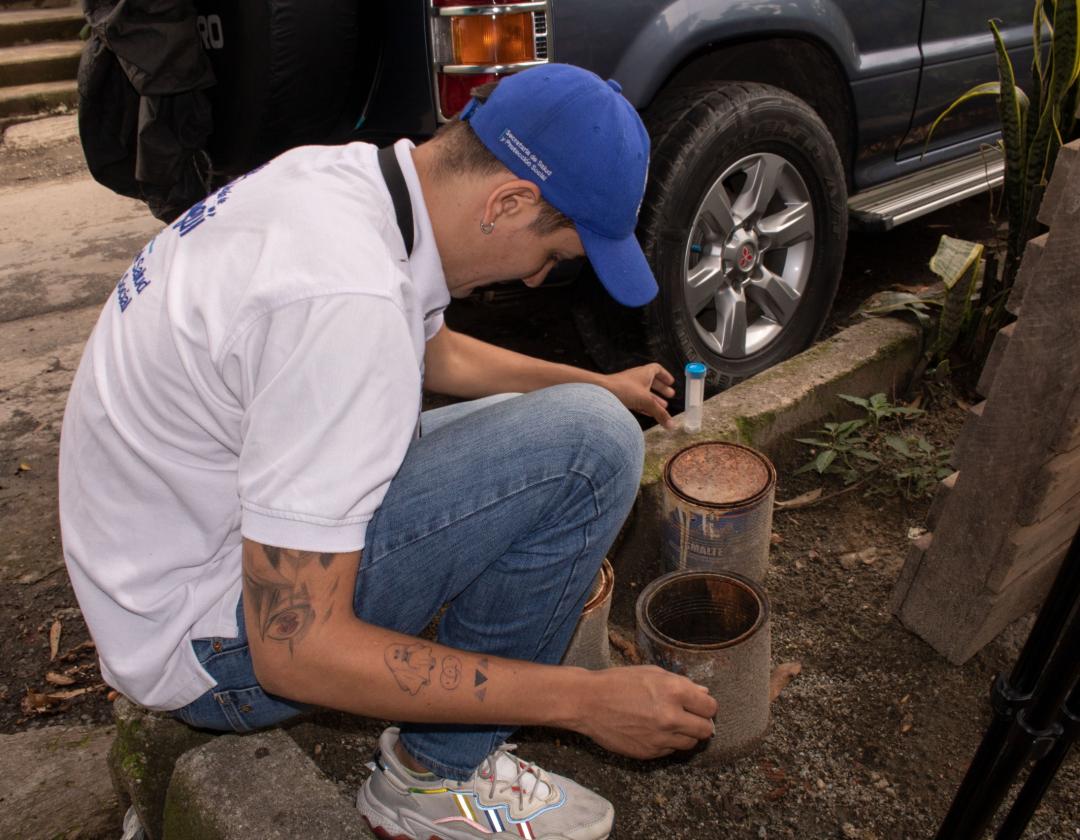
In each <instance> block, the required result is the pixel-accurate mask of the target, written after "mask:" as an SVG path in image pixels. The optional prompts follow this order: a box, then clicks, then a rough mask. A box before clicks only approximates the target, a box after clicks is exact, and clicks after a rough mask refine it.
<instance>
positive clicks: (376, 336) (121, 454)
mask: <svg viewBox="0 0 1080 840" xmlns="http://www.w3.org/2000/svg"><path fill="white" fill-rule="evenodd" d="M411 149H412V144H410V143H408V142H407V141H400V142H399V143H398V144H397V146H396V147H395V151H396V152H397V156H398V160H399V162H400V163H401V167H402V171H403V173H404V175H405V180H406V183H407V185H408V187H409V194H410V198H411V200H412V206H413V216H414V228H415V231H414V235H415V245H414V249H413V256H412V259H411V261H410V260H408V259H407V258H406V254H405V250H404V244H403V242H402V238H401V234H400V232H399V231H398V228H397V224H396V221H395V215H394V209H393V204H392V202H391V199H390V194H389V192H388V190H387V188H386V185H385V183H384V182H383V179H382V175H381V173H380V171H379V166H378V161H377V158H376V150H375V147H374V146H370V145H367V144H363V143H353V144H350V145H348V146H330V147H319V146H309V147H305V148H300V149H294V150H293V151H290V152H287V153H286V154H283V155H282V156H280V157H279V158H277V159H275V160H274V161H272V162H270V163H269V164H267V165H266V166H264V167H262V168H261V169H258V170H256V171H254V172H252V173H250V174H249V175H247V176H245V177H243V178H240V179H239V180H237V181H234V182H233V183H231V184H229V185H228V186H226V187H223V188H222V189H220V190H218V192H216V193H214V194H213V195H212V196H209V197H208V198H207V199H206V200H205V201H203V202H200V203H199V204H197V205H196V206H195V207H193V208H192V209H191V210H190V211H188V213H187V214H185V215H184V216H183V217H182V218H181V219H179V220H178V221H177V222H175V223H174V224H172V225H170V226H169V227H167V228H165V229H164V230H162V231H161V233H159V234H158V235H157V236H156V237H155V238H154V239H153V241H151V242H150V243H149V244H148V245H147V246H146V247H145V248H144V249H143V250H142V252H141V253H140V254H139V255H138V256H137V257H136V258H135V260H134V262H133V263H132V266H131V268H130V269H128V271H127V272H126V273H125V274H124V276H123V277H121V278H120V281H119V282H118V283H117V286H116V289H114V291H113V292H112V294H111V295H110V297H109V300H108V303H107V304H106V305H105V308H104V311H103V312H102V314H101V317H100V318H99V320H98V323H97V326H96V327H95V328H94V331H93V334H92V335H91V337H90V340H89V342H88V343H87V346H86V350H85V352H84V354H83V359H82V362H81V363H80V365H79V370H78V372H77V374H76V376H75V380H74V382H73V384H72V388H71V394H70V396H69V398H68V404H67V411H66V413H65V415H64V424H63V434H62V436H61V441H60V521H61V529H62V534H63V543H64V556H65V559H66V561H67V566H68V571H69V573H70V576H71V581H72V585H73V586H74V588H75V593H76V595H77V596H78V599H79V604H80V606H81V607H82V610H83V614H84V616H85V618H86V622H87V624H88V625H89V627H90V632H91V634H92V635H93V637H94V641H95V642H96V644H97V649H98V654H99V656H100V658H101V672H102V675H103V676H104V678H105V680H106V681H107V682H108V683H109V684H110V685H112V686H114V687H116V688H117V689H119V690H120V691H122V692H123V693H124V694H126V695H128V696H129V697H131V698H133V699H134V700H136V701H138V702H139V703H142V704H143V705H144V706H148V707H150V708H153V709H164V710H167V709H176V708H179V707H181V706H184V705H186V704H188V703H190V702H191V701H192V700H194V699H196V698H197V697H199V696H200V695H201V694H203V693H204V692H205V691H207V690H208V689H210V688H212V687H213V686H214V680H213V678H212V677H211V676H210V675H209V674H207V673H206V671H205V670H203V668H201V667H200V666H199V664H198V662H197V661H196V659H195V655H194V652H193V650H192V647H191V644H190V641H191V639H194V638H203V637H208V636H221V637H234V636H236V634H237V626H236V616H235V613H236V605H237V600H238V598H239V596H240V567H241V560H240V555H241V537H247V538H250V539H252V540H257V541H259V542H262V543H265V544H267V545H274V546H281V547H285V548H296V549H303V550H310V551H327V552H345V551H355V550H357V549H360V548H363V546H364V533H365V529H366V527H367V523H368V522H369V521H370V520H371V517H372V516H373V515H374V513H375V511H376V509H377V508H378V507H379V505H380V503H381V502H382V499H383V496H384V495H385V493H386V488H387V486H388V485H389V483H390V480H391V479H392V478H393V477H394V475H395V474H396V472H397V470H398V468H399V467H400V465H401V461H402V459H403V458H404V456H405V452H406V450H407V449H408V446H409V443H410V442H411V440H412V439H413V437H414V435H415V430H416V423H417V419H418V417H419V412H420V400H421V383H422V378H423V358H424V346H425V343H426V341H427V340H428V339H430V338H431V337H433V336H434V335H435V333H436V332H438V331H439V329H440V328H441V327H442V323H443V322H442V311H443V309H445V308H446V306H447V305H448V304H449V302H450V296H449V293H448V292H447V288H446V281H445V277H444V276H443V272H442V267H441V263H440V260H439V255H438V252H437V250H436V247H435V239H434V235H433V233H432V229H431V221H430V219H429V217H428V214H427V211H426V209H425V207H424V202H423V195H422V193H421V190H420V184H419V180H418V178H417V175H416V169H415V167H414V166H413V163H412V155H411Z"/></svg>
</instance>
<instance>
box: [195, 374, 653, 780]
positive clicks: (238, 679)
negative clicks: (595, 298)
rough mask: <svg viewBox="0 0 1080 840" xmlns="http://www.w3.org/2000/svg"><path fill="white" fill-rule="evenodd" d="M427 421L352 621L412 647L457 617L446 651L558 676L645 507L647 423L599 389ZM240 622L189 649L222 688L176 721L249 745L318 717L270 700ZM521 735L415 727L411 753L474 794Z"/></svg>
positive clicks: (580, 388) (384, 514)
mask: <svg viewBox="0 0 1080 840" xmlns="http://www.w3.org/2000/svg"><path fill="white" fill-rule="evenodd" d="M421 420H422V429H423V437H421V438H420V439H418V440H416V441H415V442H414V443H413V444H412V446H411V447H410V448H409V451H408V453H407V454H406V456H405V460H404V462H403V463H402V465H401V469H400V470H399V471H398V474H397V475H396V476H395V477H394V480H393V481H392V482H391V483H390V487H389V490H388V491H387V494H386V498H385V499H384V500H383V503H382V506H381V507H380V508H379V510H378V511H377V512H376V514H375V517H374V518H373V519H372V521H371V523H370V524H369V526H368V530H367V542H366V546H365V548H364V552H363V556H362V558H361V562H360V570H359V573H358V575H357V580H356V590H355V595H354V600H353V604H354V608H355V611H356V615H357V616H359V617H360V618H361V619H363V620H364V621H367V622H370V623H372V624H376V625H379V626H382V627H386V628H389V629H392V630H397V631H399V632H402V633H407V634H409V635H415V634H417V633H419V632H420V631H421V630H423V629H424V628H425V627H426V626H427V625H428V624H429V623H430V621H431V619H432V618H433V617H434V616H435V614H436V613H437V612H438V611H439V609H440V608H441V607H442V606H443V605H444V604H448V605H449V606H448V608H447V610H446V613H445V614H444V615H443V616H442V618H441V620H440V622H439V631H438V633H439V641H440V642H441V643H443V644H445V645H449V646H450V647H454V648H459V649H462V650H468V651H476V652H483V653H487V654H491V655H494V656H504V657H509V658H513V659H524V660H528V661H532V662H542V663H557V662H559V661H560V660H561V659H562V656H563V653H564V652H565V650H566V647H567V645H568V644H569V641H570V637H571V635H572V634H573V631H574V627H575V625H576V623H577V619H578V616H579V615H580V614H581V609H582V607H583V606H584V602H585V599H586V596H587V595H588V592H589V588H590V585H591V584H592V581H593V578H594V577H595V576H596V573H597V571H598V570H599V568H600V564H601V562H602V561H603V558H604V555H605V553H606V552H607V550H608V548H609V547H610V546H611V543H612V542H613V541H614V539H615V535H616V534H617V533H618V530H619V528H620V526H621V525H622V523H623V521H624V520H625V519H626V516H627V515H628V514H629V512H630V508H631V506H632V505H633V502H634V498H635V496H636V494H637V489H638V484H639V481H640V478H641V466H642V459H643V455H644V443H643V439H642V435H641V431H640V429H639V428H638V425H637V422H636V421H635V420H634V419H633V417H632V416H631V415H630V413H629V412H628V411H627V410H626V409H625V408H624V407H623V406H622V405H621V404H620V403H619V402H618V401H617V400H616V399H615V398H614V397H613V396H612V395H611V394H610V393H608V392H607V391H605V390H603V389H601V388H598V387H595V386H591V385H559V386H556V387H553V388H546V389H543V390H541V391H535V392H533V393H530V394H525V395H521V396H513V397H512V398H511V397H510V395H500V396H497V397H488V398H487V399H483V400H475V401H473V402H468V403H459V404H457V405H452V406H447V407H445V408H439V409H435V410H433V411H427V412H424V414H423V417H422V419H421ZM238 615H239V617H240V622H241V623H240V635H239V637H238V638H236V639H197V640H195V641H193V642H192V644H193V645H194V646H195V651H196V654H197V655H198V657H199V661H200V662H201V663H202V664H203V666H204V667H205V668H206V670H207V671H208V672H209V673H210V674H211V676H213V677H214V679H215V680H216V681H217V683H218V684H217V685H216V686H215V687H214V688H213V689H211V690H210V691H208V692H207V693H206V694H205V695H203V696H202V697H200V698H199V699H198V700H196V701H195V702H193V703H191V704H190V705H188V706H185V707H184V708H182V709H179V710H177V711H176V712H174V714H175V715H176V717H178V718H180V719H181V720H183V721H185V722H186V723H189V724H191V725H193V726H199V727H203V728H209V729H219V730H225V731H246V730H248V729H255V728H259V727H263V726H270V725H272V724H275V723H279V722H281V721H283V720H286V719H287V718H289V717H292V716H293V715H296V714H298V713H299V712H302V711H305V710H306V709H305V707H303V706H300V705H298V704H295V703H291V702H289V701H287V700H285V699H283V698H280V697H273V696H270V695H268V694H266V693H265V692H264V691H263V690H262V688H261V687H259V685H258V682H257V681H256V679H255V675H254V670H253V668H252V665H251V656H250V653H249V651H248V647H247V636H246V633H245V629H244V624H243V609H242V608H238ZM537 688H538V689H540V688H541V687H539V686H538V687H537ZM358 690H363V689H362V687H358ZM511 732H513V727H507V726H494V725H493V726H475V725H468V726H466V725H456V724H454V725H448V724H439V725H432V724H405V725H404V726H403V727H402V734H401V743H402V746H403V747H404V748H405V750H406V751H407V752H408V753H409V754H410V755H412V756H413V757H414V758H416V759H417V760H419V761H421V762H423V763H424V764H425V765H427V766H428V767H430V768H431V769H432V770H433V771H435V772H436V773H437V774H438V775H440V776H444V777H447V778H452V779H466V778H468V777H469V776H470V775H471V774H472V772H473V771H474V770H475V769H476V767H477V766H478V765H479V764H480V762H482V761H483V760H484V758H485V757H486V756H487V755H488V754H489V753H490V752H491V751H492V750H493V749H495V747H497V746H498V745H499V744H501V743H502V742H503V741H505V740H506V739H507V737H509V735H510V733H511Z"/></svg>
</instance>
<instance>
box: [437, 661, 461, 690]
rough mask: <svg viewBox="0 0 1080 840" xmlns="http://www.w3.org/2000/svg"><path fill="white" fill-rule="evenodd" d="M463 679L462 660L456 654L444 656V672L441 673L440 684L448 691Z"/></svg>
mask: <svg viewBox="0 0 1080 840" xmlns="http://www.w3.org/2000/svg"><path fill="white" fill-rule="evenodd" d="M460 681H461V660H460V659H458V658H457V657H456V656H444V657H443V661H442V673H441V674H439V685H441V686H442V687H443V688H445V689H446V690H447V691H453V690H454V689H455V688H457V687H458V683H459V682H460Z"/></svg>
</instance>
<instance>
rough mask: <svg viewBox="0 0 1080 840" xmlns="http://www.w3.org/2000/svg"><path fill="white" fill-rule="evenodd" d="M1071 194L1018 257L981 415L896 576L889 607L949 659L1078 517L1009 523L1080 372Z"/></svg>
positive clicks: (1027, 595)
mask: <svg viewBox="0 0 1080 840" xmlns="http://www.w3.org/2000/svg"><path fill="white" fill-rule="evenodd" d="M1062 173H1063V174H1062V175H1061V176H1059V175H1058V174H1057V173H1055V176H1054V177H1055V178H1058V177H1065V175H1068V168H1067V167H1066V168H1063V169H1062ZM1078 177H1080V176H1078ZM1071 179H1072V176H1071V175H1069V180H1071ZM1078 196H1080V189H1077V190H1076V191H1074V192H1070V191H1068V190H1067V191H1066V192H1065V194H1064V197H1063V198H1062V199H1061V201H1060V206H1059V207H1058V208H1057V210H1056V211H1055V216H1054V224H1053V225H1052V226H1051V228H1050V232H1049V234H1048V235H1047V236H1046V237H1045V238H1044V239H1043V242H1042V243H1036V244H1035V245H1034V248H1031V247H1030V246H1029V250H1030V255H1029V256H1030V259H1029V256H1025V262H1033V261H1034V260H1035V259H1037V264H1035V265H1034V267H1031V266H1029V267H1028V268H1027V272H1028V277H1029V279H1030V282H1029V283H1028V284H1027V285H1026V286H1025V287H1024V288H1023V308H1022V312H1021V315H1020V318H1019V320H1018V321H1017V323H1016V325H1015V327H1014V330H1013V333H1012V335H1011V336H1010V337H1009V346H1008V348H1007V351H1006V352H1005V353H1004V355H1003V356H1002V359H1001V361H1000V362H999V364H998V367H997V371H996V373H995V375H994V377H993V382H992V384H991V386H990V393H988V394H987V395H986V397H987V401H986V403H985V405H984V406H983V408H982V416H981V417H979V419H978V420H977V421H976V422H972V420H971V419H970V418H969V420H968V422H967V423H966V424H965V428H964V430H963V434H962V438H963V439H962V441H960V442H959V444H958V452H957V457H954V459H953V464H954V466H956V467H957V468H958V469H959V470H960V477H959V478H958V480H957V482H956V485H955V487H954V488H953V490H952V491H951V492H950V494H949V498H948V500H947V502H946V503H945V504H944V507H943V509H942V511H941V513H940V516H939V521H938V523H937V525H936V527H935V528H934V538H933V544H932V545H931V547H930V549H929V550H928V551H927V552H926V553H925V555H924V556H923V559H922V562H920V563H919V566H918V569H917V570H915V573H914V574H913V575H912V576H911V577H910V579H909V578H908V577H907V576H906V575H905V576H904V577H902V583H903V585H904V591H903V593H902V595H901V594H900V593H899V592H898V598H897V600H898V601H899V607H898V609H897V610H896V612H897V615H898V616H899V617H900V619H901V621H903V623H904V624H905V625H906V626H907V627H909V628H911V629H912V630H913V631H914V632H916V633H918V634H919V635H920V636H922V637H923V638H924V639H925V640H926V641H927V642H929V643H930V644H932V645H933V646H934V647H935V648H937V649H938V650H939V651H941V652H942V653H944V654H945V655H947V656H949V658H950V659H952V660H953V661H962V660H963V659H964V658H966V657H968V656H970V655H971V653H973V652H974V650H975V649H977V647H975V646H977V645H978V644H981V643H982V642H983V641H985V640H986V639H987V638H988V636H987V633H988V632H990V629H992V628H991V625H992V624H994V623H996V622H998V621H999V620H1002V621H1004V620H1005V618H1003V617H1002V616H1003V614H1002V613H1001V611H1000V609H999V608H998V607H997V606H995V603H994V598H995V597H996V595H1003V594H1004V593H1006V592H1007V593H1008V595H1009V603H1010V604H1011V605H1012V606H1010V608H1009V609H1010V610H1011V609H1012V608H1013V607H1016V608H1017V609H1019V608H1020V607H1022V606H1023V605H1025V604H1031V603H1032V602H1033V599H1034V598H1035V597H1036V595H1037V594H1038V593H1036V592H1035V591H1034V587H1035V585H1036V584H1039V585H1041V583H1042V581H1043V578H1041V577H1039V576H1038V575H1037V574H1035V572H1040V571H1042V570H1045V569H1048V568H1051V565H1050V564H1051V560H1050V559H1042V558H1052V556H1053V552H1055V551H1058V550H1061V549H1060V547H1061V546H1063V544H1064V542H1065V540H1066V539H1068V538H1069V537H1070V536H1071V534H1072V530H1073V529H1074V528H1075V523H1067V522H1066V520H1065V518H1064V517H1065V513H1062V512H1056V513H1055V514H1054V515H1053V516H1052V517H1051V518H1050V519H1048V520H1047V521H1048V522H1051V525H1050V526H1049V527H1038V528H1037V530H1033V531H1026V530H1023V529H1020V530H1018V529H1017V523H1016V516H1017V514H1018V512H1019V510H1020V507H1021V504H1022V503H1023V500H1024V497H1025V495H1026V494H1027V492H1028V489H1029V487H1030V485H1031V483H1032V482H1033V481H1034V480H1035V478H1036V476H1037V475H1038V473H1039V471H1040V470H1041V469H1042V467H1043V465H1044V464H1045V463H1046V462H1047V460H1048V455H1049V453H1050V451H1051V449H1052V446H1053V444H1054V443H1055V441H1057V440H1058V439H1059V438H1060V435H1061V427H1062V424H1063V421H1064V418H1065V417H1066V415H1067V413H1068V411H1069V406H1070V404H1071V403H1072V400H1073V396H1074V393H1075V390H1076V385H1075V383H1078V382H1080V341H1077V336H1078V335H1080V295H1077V294H1076V278H1077V276H1080V236H1076V234H1075V231H1076V230H1078V229H1080V199H1078ZM1036 268H1037V273H1036V271H1035V269H1036ZM1061 510H1062V511H1067V510H1068V508H1067V506H1066V507H1063V508H1062V509H1061ZM1029 527H1035V526H1029ZM1014 531H1016V534H1015V536H1016V539H1017V540H1018V541H1019V545H1017V544H1016V543H1014V541H1013V537H1014V533H1013V532H1014ZM1032 564H1036V567H1035V568H1034V569H1033V567H1032ZM1010 583H1012V584H1015V586H1012V585H1009V584H1010ZM991 584H993V585H994V586H993V589H991ZM898 589H899V587H898ZM995 590H996V591H995ZM1006 612H1008V610H1007V611H1006ZM1011 617H1015V615H1013V616H1011Z"/></svg>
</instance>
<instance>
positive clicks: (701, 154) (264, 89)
mask: <svg viewBox="0 0 1080 840" xmlns="http://www.w3.org/2000/svg"><path fill="white" fill-rule="evenodd" d="M1032 4H1033V0H1024V2H1021V0H474V2H471V3H467V4H466V3H464V2H461V0H369V2H366V3H365V2H360V0H244V2H238V0H195V6H196V8H197V14H198V18H197V28H198V34H199V38H200V39H201V45H202V48H203V50H204V51H205V53H206V54H207V55H209V57H210V61H211V64H212V65H213V70H214V75H215V76H216V79H217V82H216V84H215V85H214V86H213V87H212V88H210V89H209V90H208V93H209V96H210V98H211V101H212V104H213V116H214V130H213V134H212V135H211V137H210V139H209V143H208V152H209V159H210V160H211V162H212V165H213V171H214V174H215V175H216V176H217V177H219V178H224V177H228V176H229V175H231V174H235V173H238V172H240V171H243V170H245V169H247V168H249V167H251V166H252V165H255V164H257V163H259V162H261V161H262V160H265V159H266V158H268V157H270V156H271V155H273V154H275V153H277V152H279V151H281V150H283V149H284V148H288V147H289V146H292V145H297V144H300V143H310V142H344V141H347V140H349V139H365V140H370V141H374V142H378V143H385V142H389V141H391V140H393V139H395V138H397V137H400V136H409V137H413V138H415V139H423V138H424V137H427V136H430V135H431V134H432V133H433V132H434V131H435V129H436V128H437V126H438V125H439V123H440V122H442V121H444V120H446V119H448V118H451V117H452V116H453V114H455V113H456V112H457V110H458V109H459V108H460V107H461V106H462V105H463V104H464V103H465V102H466V101H467V99H468V96H469V91H470V89H471V88H472V87H473V86H475V85H477V84H479V83H481V82H484V81H487V80H489V79H492V78H495V77H497V76H499V75H503V74H506V73H512V72H514V71H515V70H518V69H521V68H524V67H529V66H532V65H535V64H538V63H542V62H546V61H560V62H568V63H572V64H578V65H581V66H583V67H586V68H588V69H590V70H593V71H595V72H596V73H598V74H599V75H601V76H603V77H610V78H614V79H616V80H618V82H619V83H620V84H621V85H622V89H623V93H624V94H625V95H626V96H627V97H628V98H629V99H630V101H631V102H632V103H634V105H635V106H636V107H637V108H639V109H640V111H641V113H642V116H643V117H644V119H645V122H646V124H647V125H648V127H649V131H650V132H651V136H652V144H653V158H652V164H651V170H650V178H649V183H648V189H647V194H646V199H645V203H644V205H643V208H642V212H641V223H640V229H639V236H640V238H641V241H642V244H643V246H644V248H645V252H646V254H647V256H648V257H649V259H650V261H651V263H652V265H653V268H654V270H655V272H656V276H657V279H658V281H659V283H660V295H659V297H658V299H657V300H656V301H655V302H654V303H652V304H650V305H649V306H647V307H645V308H644V309H642V310H626V309H623V308H621V307H619V306H617V305H615V304H614V303H612V302H610V301H609V300H608V299H607V298H606V296H604V295H601V294H600V293H599V292H597V291H596V286H595V282H593V281H592V280H591V279H590V277H589V274H588V270H587V269H582V271H581V275H582V276H580V277H578V278H577V281H576V282H577V283H578V284H579V285H580V288H581V300H582V306H581V307H580V311H579V312H578V313H577V316H578V323H579V327H580V328H581V329H582V332H583V335H584V336H585V338H586V344H587V346H588V347H589V349H590V352H591V353H592V354H593V356H594V358H596V360H597V361H598V362H599V363H600V365H601V366H602V367H618V366H621V365H623V364H625V363H626V362H628V361H631V360H633V359H635V358H641V357H643V356H645V357H650V358H657V359H659V360H661V361H663V362H665V363H667V364H668V365H669V366H671V367H673V368H678V367H681V365H682V363H683V362H685V361H686V360H688V359H701V360H704V361H706V362H707V363H708V365H709V367H710V370H711V373H710V377H711V382H712V384H713V385H716V386H726V385H730V384H732V383H734V382H736V381H738V380H740V379H743V378H745V377H747V376H750V375H752V374H754V373H756V372H758V371H760V370H762V369H764V368H766V367H768V366H769V365H771V364H773V363H775V362H777V361H780V360H781V359H784V358H786V357H788V356H790V355H792V354H794V353H796V352H798V351H800V350H802V349H803V348H805V347H806V346H807V345H809V344H810V342H811V341H813V339H814V338H815V336H816V335H817V334H818V332H819V331H820V329H821V326H822V324H823V322H824V321H825V318H826V315H827V313H828V311H829V308H830V306H831V304H832V300H833V297H834V294H835V291H836V286H837V282H838V279H839V277H840V273H841V266H842V263H843V259H844V249H845V241H846V237H847V231H848V227H849V224H852V225H859V226H868V227H875V228H878V229H887V228H890V227H892V226H894V225H897V224H900V223H902V222H905V221H907V220H909V219H913V218H915V217H917V216H919V215H922V214H924V213H928V212H930V211H932V210H935V209H938V208H940V207H942V206H944V205H946V204H949V203H950V202H955V201H958V200H960V199H962V198H965V197H967V196H970V195H973V194H975V193H978V192H980V191H983V190H986V189H988V188H989V187H990V186H992V185H994V184H996V183H997V182H999V181H1000V179H1001V172H1002V162H1001V159H1000V155H999V153H998V151H997V149H996V148H995V144H996V142H997V140H998V137H999V133H998V123H997V115H996V108H995V103H994V101H993V100H992V99H991V98H986V97H984V98H981V99H978V100H975V101H972V102H969V103H967V104H965V105H964V106H962V107H960V108H958V109H957V110H956V111H954V112H953V113H952V115H950V116H949V118H948V119H946V120H945V121H944V122H943V123H942V125H941V126H940V127H939V128H938V129H937V130H936V132H935V133H934V136H933V138H932V142H931V143H930V144H929V145H927V143H926V140H927V134H928V129H929V126H930V124H931V123H932V122H933V120H934V119H935V117H936V116H937V115H938V114H940V113H941V112H942V111H943V110H944V109H945V107H946V106H947V105H948V104H949V103H950V102H952V101H953V100H954V99H955V98H956V97H957V96H958V95H959V94H960V93H962V92H963V91H965V90H966V89H968V88H969V87H971V86H972V85H974V84H976V83H979V82H983V81H987V80H992V79H995V78H996V69H995V58H994V48H993V42H992V40H991V36H990V33H989V30H988V27H987V19H989V18H991V17H993V18H997V19H998V20H999V21H1000V26H1001V31H1002V33H1003V35H1004V37H1005V40H1006V43H1007V44H1008V46H1009V49H1010V51H1011V52H1012V53H1013V59H1014V62H1015V63H1016V66H1017V67H1026V66H1028V65H1029V64H1030V61H1031V59H1032V43H1031V20H1032V12H1033V5H1032ZM1021 75H1026V74H1021Z"/></svg>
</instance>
